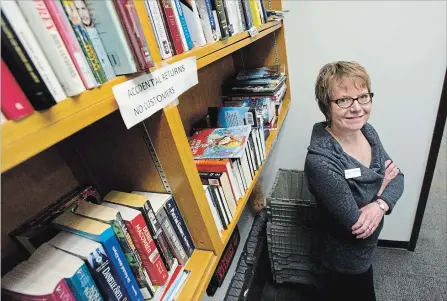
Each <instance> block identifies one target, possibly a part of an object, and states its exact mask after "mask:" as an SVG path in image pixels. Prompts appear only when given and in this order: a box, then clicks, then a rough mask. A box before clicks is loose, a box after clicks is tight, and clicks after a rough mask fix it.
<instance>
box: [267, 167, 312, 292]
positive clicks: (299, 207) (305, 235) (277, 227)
mask: <svg viewBox="0 0 447 301" xmlns="http://www.w3.org/2000/svg"><path fill="white" fill-rule="evenodd" d="M266 208H267V214H268V222H267V242H268V251H269V257H270V263H271V269H272V274H273V278H274V279H273V280H275V281H276V282H277V283H282V282H292V283H302V284H313V283H314V282H313V279H312V277H311V275H310V270H311V268H312V265H313V256H314V255H315V252H316V247H317V240H316V234H315V229H314V225H315V222H316V221H317V219H318V216H317V212H316V203H315V199H314V198H313V196H312V195H311V194H310V193H309V190H308V188H307V185H306V180H305V178H304V173H303V172H302V171H296V170H285V169H280V170H279V171H278V174H277V176H276V179H275V182H274V183H273V187H272V190H271V192H270V194H269V196H268V197H267V206H266Z"/></svg>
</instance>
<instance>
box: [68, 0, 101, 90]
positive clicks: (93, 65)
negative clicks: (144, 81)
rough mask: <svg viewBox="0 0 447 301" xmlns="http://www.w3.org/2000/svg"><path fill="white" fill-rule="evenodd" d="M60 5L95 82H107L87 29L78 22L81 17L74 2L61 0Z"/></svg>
mask: <svg viewBox="0 0 447 301" xmlns="http://www.w3.org/2000/svg"><path fill="white" fill-rule="evenodd" d="M61 3H62V6H63V8H64V10H65V14H66V16H67V17H68V19H69V20H70V24H71V26H72V28H73V31H74V33H75V35H76V38H77V39H78V42H79V44H80V45H81V48H82V50H83V51H84V54H85V56H86V57H87V61H88V63H89V65H90V69H91V70H92V72H93V75H94V77H95V80H96V82H97V83H98V84H103V83H105V82H107V77H106V74H105V73H104V69H103V68H102V66H101V62H100V61H99V59H98V55H97V54H96V51H95V48H94V47H93V43H92V41H91V40H90V37H89V35H88V33H87V29H86V28H85V26H84V24H83V23H82V22H80V20H81V17H80V16H79V13H78V11H77V9H76V6H75V3H74V1H73V0H61Z"/></svg>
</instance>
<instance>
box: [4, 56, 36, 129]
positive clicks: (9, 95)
mask: <svg viewBox="0 0 447 301" xmlns="http://www.w3.org/2000/svg"><path fill="white" fill-rule="evenodd" d="M1 66H2V67H1V68H2V69H1V70H2V76H1V90H0V93H1V99H2V101H1V108H2V113H3V114H5V117H6V118H8V119H10V120H17V119H19V118H22V117H25V116H28V115H29V114H31V113H33V112H34V109H33V107H32V106H31V103H30V102H29V101H28V99H27V98H26V96H25V94H24V93H23V91H22V89H21V88H20V86H19V84H18V83H17V81H16V79H15V78H14V76H13V75H12V74H11V71H9V68H8V66H6V64H5V62H4V61H3V60H2V65H1ZM2 117H3V116H2ZM2 123H3V118H2Z"/></svg>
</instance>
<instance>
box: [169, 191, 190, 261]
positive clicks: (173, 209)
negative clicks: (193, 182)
mask: <svg viewBox="0 0 447 301" xmlns="http://www.w3.org/2000/svg"><path fill="white" fill-rule="evenodd" d="M166 211H167V212H168V217H169V219H170V220H171V223H172V225H174V229H175V232H176V233H177V235H178V237H179V238H180V241H181V242H182V245H183V248H184V249H185V252H186V253H187V254H188V257H191V255H192V253H193V252H194V249H195V248H196V247H195V245H194V242H193V241H192V238H191V234H190V233H189V231H188V228H187V227H186V224H185V221H184V220H183V217H182V214H181V213H180V210H179V209H178V206H177V202H176V201H175V199H174V196H173V195H171V197H170V198H169V199H168V200H167V201H166Z"/></svg>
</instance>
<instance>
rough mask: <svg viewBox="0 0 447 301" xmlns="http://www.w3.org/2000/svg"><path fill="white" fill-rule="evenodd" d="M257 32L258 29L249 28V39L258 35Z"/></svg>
mask: <svg viewBox="0 0 447 301" xmlns="http://www.w3.org/2000/svg"><path fill="white" fill-rule="evenodd" d="M258 33H259V32H258V29H257V28H256V27H255V26H253V27H252V28H250V29H249V30H248V34H249V35H250V37H252V38H253V37H254V36H256V35H257V34H258Z"/></svg>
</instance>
